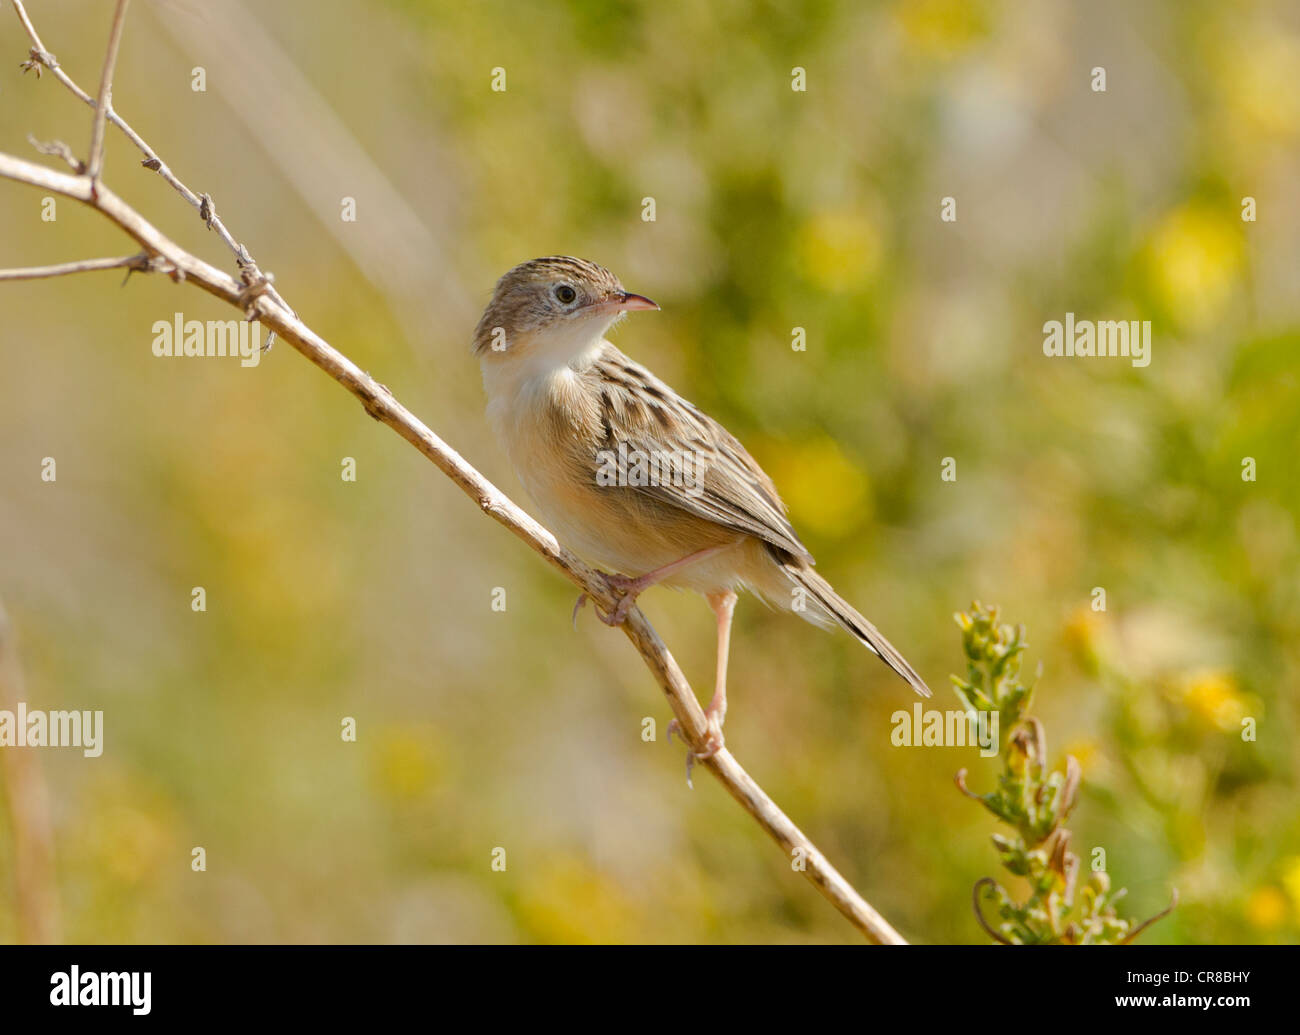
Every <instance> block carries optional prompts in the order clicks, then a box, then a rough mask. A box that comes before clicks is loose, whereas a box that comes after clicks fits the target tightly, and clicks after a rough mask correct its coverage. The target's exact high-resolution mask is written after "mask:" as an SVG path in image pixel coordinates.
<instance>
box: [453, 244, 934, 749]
mask: <svg viewBox="0 0 1300 1035" xmlns="http://www.w3.org/2000/svg"><path fill="white" fill-rule="evenodd" d="M658 308H659V306H657V305H656V304H655V303H654V302H652V301H650V299H648V298H645V297H644V296H642V295H634V294H630V293H628V292H627V291H625V290H624V289H623V285H622V284H620V283H619V281H618V278H617V277H615V276H614V275H613V274H612V273H610V272H609V270H607V269H605V268H604V267H602V266H597V265H596V264H595V263H592V262H586V261H584V260H582V259H575V258H571V257H568V256H551V257H549V258H544V259H533V260H532V261H531V262H525V263H522V264H521V265H518V266H516V267H515V268H514V269H512V270H510V271H509V272H508V273H507V274H506V275H505V276H503V277H502V278H501V279H500V281H498V282H497V286H496V290H495V292H494V293H493V295H492V301H491V302H490V303H489V304H488V307H487V309H486V311H485V312H484V313H483V317H482V319H481V320H479V323H478V327H477V329H476V330H475V332H474V351H475V353H476V355H478V357H479V359H480V362H481V365H482V370H483V385H484V388H485V389H486V390H487V396H488V406H487V412H488V417H489V419H490V420H491V422H492V424H493V426H494V427H495V429H496V432H497V435H498V436H499V437H500V439H501V442H502V444H503V445H504V447H505V450H506V453H507V454H508V455H509V457H510V461H511V463H512V464H513V465H514V468H515V471H516V472H517V473H518V475H519V479H520V481H522V482H523V484H524V487H525V488H526V489H527V490H528V492H529V494H530V495H531V496H532V498H533V500H534V501H535V502H536V504H537V509H538V511H539V512H540V514H541V517H542V519H543V520H544V521H545V522H546V524H547V525H548V526H549V527H550V528H551V529H552V530H553V531H554V532H555V534H556V535H557V536H558V537H559V539H560V541H561V542H563V543H565V545H567V546H569V547H570V548H571V549H573V550H574V551H575V552H576V553H578V554H579V555H580V556H583V557H585V558H586V559H587V560H589V561H590V562H592V563H593V564H596V565H598V566H600V567H602V568H608V569H610V570H611V571H612V572H614V573H615V574H610V575H606V576H605V578H606V581H607V583H608V585H609V587H610V589H611V590H612V591H613V592H614V593H615V594H616V595H617V596H618V597H619V603H618V606H617V608H616V609H615V610H614V612H613V613H612V614H610V615H601V619H602V620H603V621H605V622H606V623H608V624H610V625H617V624H619V623H620V622H622V621H623V619H624V618H625V617H626V616H627V612H628V610H629V609H630V608H631V607H632V605H633V603H634V602H635V601H636V598H637V595H638V594H639V593H641V592H642V591H643V590H645V589H646V588H647V587H649V586H653V585H655V584H660V583H662V584H663V585H668V586H676V587H681V588H687V589H694V590H696V591H698V592H700V593H702V594H704V596H705V597H706V598H707V599H708V601H709V604H710V606H711V607H712V608H713V611H714V614H715V615H716V616H717V621H718V629H717V631H718V659H717V681H716V685H715V688H714V694H713V699H712V700H711V701H710V702H709V706H708V708H707V709H706V714H707V716H708V719H709V731H710V737H709V744H708V749H707V751H706V752H705V753H703V754H701V755H700V756H699V757H708V756H709V755H711V754H713V753H714V752H716V751H717V750H718V749H719V748H721V747H722V744H723V737H722V725H723V720H724V718H725V716H726V711H727V654H728V646H729V641H730V633H731V615H732V610H733V609H734V607H735V604H736V591H737V590H738V589H748V590H751V591H752V592H755V593H757V594H758V595H759V596H761V597H762V598H764V599H765V600H767V601H768V602H769V603H771V604H772V605H774V606H776V607H779V608H782V609H784V610H787V611H795V612H797V613H798V614H799V615H800V616H801V617H803V618H805V619H807V620H808V621H810V622H814V623H816V624H818V625H822V626H830V625H832V624H838V625H840V626H841V627H843V628H844V629H846V630H848V631H849V632H850V633H852V634H853V635H854V636H855V637H857V639H858V640H859V641H860V642H861V643H862V644H864V645H865V646H866V647H868V648H870V649H871V650H872V651H873V652H874V653H875V654H877V655H878V656H879V657H880V658H881V659H882V660H883V661H884V662H885V664H887V665H888V666H889V667H890V668H892V669H893V670H894V671H895V672H897V673H898V674H899V675H900V676H902V677H903V679H905V680H907V682H908V683H909V684H910V685H911V686H912V688H913V689H915V690H916V692H917V693H919V694H921V695H922V696H925V697H929V696H930V690H929V688H928V687H927V686H926V685H925V682H924V681H923V680H922V679H921V677H920V676H918V675H917V674H916V672H915V670H914V669H913V668H912V666H911V665H909V664H908V663H907V661H906V660H905V659H904V658H903V656H902V655H901V654H899V652H898V651H897V650H895V649H894V647H893V646H892V645H891V644H890V643H889V641H888V640H886V639H885V638H884V637H883V636H882V635H881V634H880V633H879V632H878V631H877V630H876V627H875V626H873V625H872V624H871V623H870V622H868V621H867V620H866V619H865V618H863V617H862V615H860V614H859V613H858V612H857V611H856V610H854V609H853V607H852V606H850V605H849V604H848V603H847V602H845V601H844V600H843V599H842V598H841V597H840V596H839V595H838V594H837V593H836V592H835V590H833V589H832V588H831V586H830V583H828V582H827V581H826V580H825V579H823V578H822V577H821V576H820V575H818V574H817V573H816V572H815V571H813V567H812V565H813V558H812V555H811V554H810V553H809V552H808V549H807V547H805V546H804V544H803V543H802V542H800V541H799V537H798V535H796V534H795V531H794V529H793V528H792V527H790V522H789V520H787V518H786V510H785V505H784V504H783V503H782V502H781V498H780V496H778V495H777V491H776V486H774V485H773V484H772V479H770V478H769V477H768V476H767V475H766V474H765V473H764V472H763V470H762V468H760V467H759V466H758V464H757V463H756V462H755V460H754V458H753V457H751V456H750V455H749V453H747V452H746V451H745V447H744V446H742V445H741V444H740V443H739V442H738V441H737V440H736V439H735V437H734V436H733V435H731V434H730V433H729V432H728V431H727V430H726V429H725V428H724V427H722V425H721V424H719V423H718V422H717V421H715V420H713V419H712V418H711V417H708V416H706V415H705V414H704V413H701V412H700V411H699V410H698V409H696V408H695V407H694V406H693V405H691V404H690V403H689V402H687V401H686V400H685V399H683V398H682V397H681V396H680V395H678V394H677V393H676V392H674V391H673V390H672V389H671V388H669V387H668V385H666V384H664V382H662V381H660V380H659V378H657V377H655V376H654V374H652V373H650V371H648V370H646V369H645V367H643V366H641V365H640V364H638V363H634V362H633V361H632V360H630V359H629V358H628V357H627V356H625V355H623V353H622V352H620V351H619V350H618V349H616V348H615V347H614V346H613V345H612V344H610V342H608V341H607V340H606V339H605V334H606V332H607V331H608V330H609V329H610V327H611V326H612V325H613V324H614V323H616V322H617V321H618V320H620V319H621V318H622V317H623V316H624V314H626V313H628V312H631V311H634V310H638V309H658ZM584 600H585V596H584V597H579V598H578V605H577V606H578V607H581V606H582V604H583V602H584ZM574 614H575V616H576V614H577V608H576V607H575V609H574ZM674 725H675V724H674ZM670 730H671V727H670Z"/></svg>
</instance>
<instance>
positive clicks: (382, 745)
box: [375, 728, 439, 799]
mask: <svg viewBox="0 0 1300 1035" xmlns="http://www.w3.org/2000/svg"><path fill="white" fill-rule="evenodd" d="M433 738H434V734H433V732H432V730H429V729H427V728H422V729H416V730H411V729H390V730H385V731H383V732H381V733H380V735H379V747H378V749H377V752H376V758H375V770H376V775H377V778H378V782H379V786H380V788H381V790H382V791H383V793H384V794H386V795H388V796H389V797H390V798H399V799H411V798H415V797H417V796H418V795H420V794H421V793H423V792H424V791H426V790H428V789H429V788H430V787H431V786H432V785H433V784H434V783H435V782H436V780H437V778H438V774H439V765H438V759H437V757H436V755H435V752H434V748H433Z"/></svg>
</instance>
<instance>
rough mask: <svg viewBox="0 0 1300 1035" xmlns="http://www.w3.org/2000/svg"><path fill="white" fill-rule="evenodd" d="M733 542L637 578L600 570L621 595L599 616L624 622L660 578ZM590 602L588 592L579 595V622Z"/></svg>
mask: <svg viewBox="0 0 1300 1035" xmlns="http://www.w3.org/2000/svg"><path fill="white" fill-rule="evenodd" d="M733 545H734V544H732V543H726V544H725V545H723V546H710V547H707V548H706V549H703V550H696V551H695V552H694V553H688V554H687V555H686V556H685V557H683V558H681V560H677V561H673V562H672V563H671V564H665V565H664V566H663V567H662V568H655V570H654V571H648V572H646V573H645V574H644V575H638V576H637V577H636V578H634V579H633V578H628V577H627V576H626V575H609V574H607V573H605V572H603V571H602V572H599V573H598V574H599V575H600V577H601V578H602V579H604V580H605V585H607V586H608V587H609V588H610V591H611V592H613V593H614V594H615V595H616V596H618V605H617V606H616V607H615V608H614V611H613V613H612V614H609V615H603V614H601V613H600V610H599V608H598V609H597V611H596V614H597V617H599V618H600V620H601V621H602V622H604V623H605V624H606V625H622V624H623V621H624V620H625V619H626V618H627V613H628V612H629V611H630V610H632V606H633V605H634V604H635V603H636V598H637V597H638V596H639V595H640V594H641V593H643V592H644V591H645V590H647V589H649V588H650V587H651V586H653V585H654V584H655V583H656V582H661V581H663V580H664V579H666V578H667V577H668V576H669V575H672V574H673V573H674V572H678V571H681V570H682V569H683V568H686V567H689V566H690V565H692V564H695V563H696V562H697V561H702V560H704V559H705V558H706V557H712V556H713V555H714V554H716V553H721V552H722V551H723V550H730V549H731V547H732V546H733ZM586 602H587V594H586V593H583V594H582V596H580V597H578V602H577V603H576V604H574V605H573V621H574V623H575V624H576V623H577V621H578V612H579V611H580V610H581V609H582V605H583V604H585V603H586Z"/></svg>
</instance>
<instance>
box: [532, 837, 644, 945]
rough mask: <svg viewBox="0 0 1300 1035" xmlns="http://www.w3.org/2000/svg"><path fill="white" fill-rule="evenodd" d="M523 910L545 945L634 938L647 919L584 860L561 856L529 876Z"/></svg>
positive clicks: (601, 942)
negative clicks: (532, 875) (530, 878)
mask: <svg viewBox="0 0 1300 1035" xmlns="http://www.w3.org/2000/svg"><path fill="white" fill-rule="evenodd" d="M519 908H520V912H521V914H522V917H523V919H524V921H525V922H526V923H527V924H528V926H529V927H530V928H531V929H532V931H533V933H534V934H535V935H536V937H537V938H538V940H539V941H542V942H544V943H546V944H587V945H591V944H597V945H602V944H610V943H615V944H617V943H620V942H627V941H632V940H635V938H636V932H637V931H638V930H639V929H640V928H641V926H642V925H643V923H644V920H645V918H644V917H643V916H642V910H641V909H640V907H639V905H638V904H637V902H636V901H635V900H633V899H632V898H630V897H629V896H628V895H626V894H625V893H624V891H623V889H622V887H621V886H619V885H618V884H616V883H615V882H614V881H612V880H610V879H609V878H608V877H606V876H605V875H604V874H602V873H598V872H596V871H595V870H592V869H591V868H590V867H589V866H587V865H586V864H585V863H584V862H583V861H582V860H580V859H577V858H573V857H568V858H557V859H555V860H554V861H553V862H551V863H550V864H549V865H545V866H544V867H542V868H541V870H540V871H539V872H538V874H537V876H536V877H535V878H533V879H532V880H530V881H528V883H527V884H526V886H525V887H524V889H523V893H522V894H521V896H520V904H519Z"/></svg>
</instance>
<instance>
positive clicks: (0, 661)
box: [0, 601, 60, 945]
mask: <svg viewBox="0 0 1300 1035" xmlns="http://www.w3.org/2000/svg"><path fill="white" fill-rule="evenodd" d="M26 699H27V698H26V693H25V691H24V689H23V670H22V666H21V665H20V664H19V662H18V644H17V642H16V640H15V637H14V632H13V629H12V627H11V626H10V624H9V616H8V615H7V614H5V609H4V603H3V601H0V708H3V709H4V710H5V711H10V712H13V711H16V710H17V708H18V702H20V701H25V700H26ZM0 773H3V775H4V797H5V801H6V802H7V804H8V806H9V818H10V822H11V824H12V826H13V832H14V890H15V892H16V894H17V899H18V910H17V913H18V937H19V939H20V940H22V941H23V942H26V943H27V944H28V945H48V944H51V943H54V942H57V941H59V938H60V936H59V894H58V888H57V885H56V884H55V881H54V831H53V830H52V829H51V825H50V808H49V798H48V794H47V793H46V789H45V779H44V777H43V776H42V774H41V763H40V758H39V756H38V754H37V753H36V752H35V751H28V750H20V749H18V748H12V747H11V748H9V749H7V750H4V751H0Z"/></svg>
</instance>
